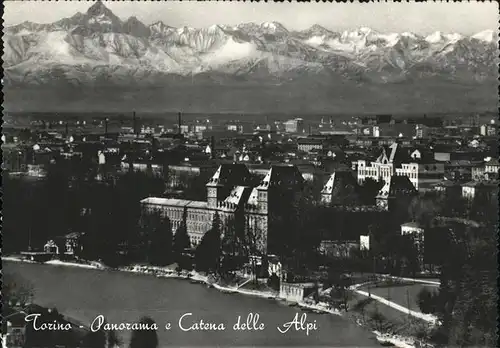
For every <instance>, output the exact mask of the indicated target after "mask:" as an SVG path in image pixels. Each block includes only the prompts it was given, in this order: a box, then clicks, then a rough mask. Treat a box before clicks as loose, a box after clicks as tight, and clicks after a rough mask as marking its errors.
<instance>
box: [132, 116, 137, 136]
mask: <svg viewBox="0 0 500 348" xmlns="http://www.w3.org/2000/svg"><path fill="white" fill-rule="evenodd" d="M132 115H133V116H132V128H133V131H134V134H135V135H137V119H136V117H135V111H133V113H132Z"/></svg>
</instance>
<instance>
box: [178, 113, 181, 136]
mask: <svg viewBox="0 0 500 348" xmlns="http://www.w3.org/2000/svg"><path fill="white" fill-rule="evenodd" d="M177 117H178V121H177V127H178V132H179V134H181V124H182V114H181V112H180V111H179V113H178V114H177Z"/></svg>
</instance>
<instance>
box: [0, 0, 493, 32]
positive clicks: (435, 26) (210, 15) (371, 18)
mask: <svg viewBox="0 0 500 348" xmlns="http://www.w3.org/2000/svg"><path fill="white" fill-rule="evenodd" d="M91 5H92V2H85V1H79V2H76V1H74V2H71V1H68V2H61V1H59V2H47V1H43V2H42V1H12V0H11V1H5V2H4V15H3V19H4V21H5V25H13V24H18V23H21V22H24V21H32V22H38V23H50V22H54V21H56V20H58V19H61V18H64V17H70V16H72V15H73V14H75V13H76V12H78V11H79V12H85V11H86V10H87V9H88V7H90V6H91ZM106 6H107V7H108V8H109V9H111V10H112V11H113V13H115V14H116V15H117V16H118V17H120V18H121V19H126V18H128V17H130V16H134V15H135V16H136V17H137V18H139V19H140V20H141V21H143V22H144V23H146V24H151V23H153V22H156V21H159V20H161V21H163V22H164V23H165V24H168V25H170V26H173V27H180V26H191V27H207V26H210V25H212V24H227V25H235V24H239V23H243V22H266V21H277V22H280V23H282V24H283V25H285V27H287V28H288V29H291V30H301V29H306V28H308V27H310V26H311V25H313V24H320V25H322V26H324V27H326V28H328V29H332V30H346V29H354V28H358V27H363V26H365V27H370V28H372V29H375V30H379V31H386V32H404V31H412V32H415V33H418V34H427V33H431V32H434V31H438V30H439V31H442V32H458V33H461V34H465V35H469V34H474V33H477V32H480V31H482V30H486V29H496V28H497V27H498V5H497V3H496V2H491V3H476V2H473V3H410V4H408V3H392V2H389V3H370V4H359V3H354V4H350V3H347V4H337V3H333V4H331V3H319V4H318V3H292V4H290V3H267V4H266V3H239V2H232V3H228V2H206V3H200V2H170V1H169V2H137V1H134V2H127V1H126V2H121V1H120V2H106Z"/></svg>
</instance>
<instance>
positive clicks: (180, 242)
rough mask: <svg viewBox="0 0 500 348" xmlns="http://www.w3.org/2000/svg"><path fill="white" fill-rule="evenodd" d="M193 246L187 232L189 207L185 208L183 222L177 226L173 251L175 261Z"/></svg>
mask: <svg viewBox="0 0 500 348" xmlns="http://www.w3.org/2000/svg"><path fill="white" fill-rule="evenodd" d="M190 247H191V241H190V239H189V235H188V232H187V208H184V211H183V214H182V222H181V224H180V226H179V227H178V228H177V231H176V232H175V235H174V237H173V242H172V252H173V257H174V259H175V261H177V262H179V261H180V259H181V257H182V254H183V252H184V250H186V249H189V248H190Z"/></svg>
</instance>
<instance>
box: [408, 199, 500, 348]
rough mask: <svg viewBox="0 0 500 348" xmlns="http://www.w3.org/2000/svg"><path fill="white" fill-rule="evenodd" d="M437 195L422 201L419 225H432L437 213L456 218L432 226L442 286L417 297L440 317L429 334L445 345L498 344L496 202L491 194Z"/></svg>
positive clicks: (419, 209) (421, 305)
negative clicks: (471, 197) (469, 197)
mask: <svg viewBox="0 0 500 348" xmlns="http://www.w3.org/2000/svg"><path fill="white" fill-rule="evenodd" d="M493 196H495V194H494V193H493ZM436 198H438V197H436V196H432V195H427V196H426V197H423V199H422V201H421V202H419V203H418V206H420V208H418V209H416V211H418V212H419V213H418V214H417V215H416V218H417V219H418V220H419V221H420V223H421V224H422V225H424V226H427V227H428V228H431V229H432V225H433V217H436V216H441V217H443V216H445V217H454V218H455V219H454V220H450V221H449V222H448V223H447V225H446V228H440V229H432V231H433V232H435V233H439V234H440V236H439V241H437V240H435V243H436V244H435V248H436V249H435V250H433V252H434V253H435V254H436V255H438V254H439V255H440V256H441V257H440V258H439V262H440V266H441V267H440V268H441V274H440V282H441V285H440V287H439V290H438V291H435V292H431V291H428V290H422V291H421V292H420V293H419V300H418V304H419V306H420V309H421V311H422V312H424V313H432V314H435V315H437V317H438V318H439V321H440V325H439V326H438V327H437V329H435V330H434V331H433V332H432V333H431V337H430V338H431V339H432V340H433V341H434V342H436V343H437V344H439V345H443V346H460V347H465V346H486V347H490V346H496V345H497V333H496V327H497V313H498V311H497V303H498V287H497V285H498V284H497V276H498V271H497V233H498V201H497V200H496V199H491V197H489V196H488V195H486V196H479V197H476V198H475V199H474V200H473V201H465V200H461V199H456V198H455V199H453V200H446V199H436ZM435 237H436V236H435Z"/></svg>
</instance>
